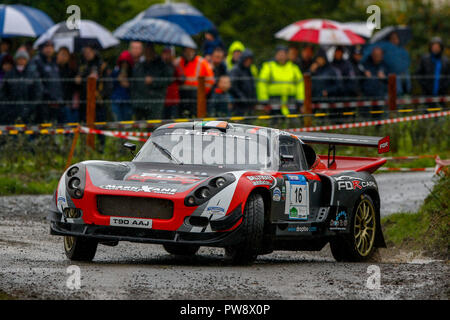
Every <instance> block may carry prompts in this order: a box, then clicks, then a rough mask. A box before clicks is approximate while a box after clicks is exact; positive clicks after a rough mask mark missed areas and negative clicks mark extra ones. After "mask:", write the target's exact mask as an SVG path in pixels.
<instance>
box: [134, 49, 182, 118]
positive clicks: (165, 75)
mask: <svg viewBox="0 0 450 320" xmlns="http://www.w3.org/2000/svg"><path fill="white" fill-rule="evenodd" d="M172 76H173V69H172V67H171V66H169V65H167V64H165V63H164V62H163V61H162V60H161V58H160V57H159V56H158V55H157V54H156V52H155V50H154V48H153V45H152V44H148V45H147V46H146V47H145V49H144V61H142V62H139V63H138V64H136V65H135V66H134V68H133V77H135V78H136V81H135V82H134V83H133V86H132V87H131V97H132V100H134V101H133V106H134V110H135V115H136V118H137V119H138V120H149V119H161V118H162V115H163V107H164V100H165V97H166V93H167V87H168V86H169V84H170V82H171V81H170V80H171V79H170V78H171V77H172Z"/></svg>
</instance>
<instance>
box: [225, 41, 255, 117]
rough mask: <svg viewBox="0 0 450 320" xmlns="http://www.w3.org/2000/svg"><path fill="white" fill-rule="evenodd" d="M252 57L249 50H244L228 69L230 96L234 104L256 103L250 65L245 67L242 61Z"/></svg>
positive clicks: (237, 105)
mask: <svg viewBox="0 0 450 320" xmlns="http://www.w3.org/2000/svg"><path fill="white" fill-rule="evenodd" d="M248 58H253V53H252V51H250V50H248V49H247V50H245V51H244V52H243V53H242V55H241V58H240V59H239V62H238V63H237V64H236V65H235V66H234V67H233V69H232V70H231V71H230V77H231V90H230V93H231V96H232V97H233V101H234V102H235V106H236V107H238V108H239V106H248V105H254V104H255V103H256V79H255V78H254V77H253V74H252V71H251V66H250V67H248V68H246V67H245V66H244V61H245V60H246V59H248Z"/></svg>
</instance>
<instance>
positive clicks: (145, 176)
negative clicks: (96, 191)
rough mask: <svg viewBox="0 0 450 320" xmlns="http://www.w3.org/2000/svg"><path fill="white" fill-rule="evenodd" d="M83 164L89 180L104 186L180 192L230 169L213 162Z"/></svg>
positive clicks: (87, 162)
mask: <svg viewBox="0 0 450 320" xmlns="http://www.w3.org/2000/svg"><path fill="white" fill-rule="evenodd" d="M83 164H85V165H86V170H87V173H88V175H89V177H90V180H91V182H92V184H93V185H94V186H97V187H101V188H104V189H105V188H106V189H120V188H122V187H140V186H149V187H161V188H175V189H176V190H177V192H183V191H186V190H189V189H191V188H192V187H193V186H194V185H197V184H198V183H201V182H203V181H204V180H206V179H208V178H210V177H214V176H217V175H220V174H222V173H225V172H229V171H230V170H229V169H225V168H218V167H213V166H198V165H179V164H167V163H151V162H108V161H86V162H83Z"/></svg>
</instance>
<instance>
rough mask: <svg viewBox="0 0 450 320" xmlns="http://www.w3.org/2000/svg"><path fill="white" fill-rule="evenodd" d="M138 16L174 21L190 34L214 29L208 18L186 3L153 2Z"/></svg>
mask: <svg viewBox="0 0 450 320" xmlns="http://www.w3.org/2000/svg"><path fill="white" fill-rule="evenodd" d="M139 16H141V17H142V18H144V19H146V18H157V19H163V20H167V21H170V22H173V23H176V24H177V25H179V26H180V27H181V28H182V29H183V30H185V31H186V32H187V33H189V34H190V35H194V34H197V33H200V32H202V31H208V30H212V29H215V26H214V24H213V23H212V22H211V21H210V20H208V19H207V18H206V17H205V16H204V15H203V14H202V13H201V12H200V11H198V10H197V9H196V8H194V7H192V6H191V5H189V4H187V3H164V4H155V5H153V6H151V7H150V8H148V9H147V10H145V11H144V12H142V15H139Z"/></svg>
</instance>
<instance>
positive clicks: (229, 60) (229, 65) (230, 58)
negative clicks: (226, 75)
mask: <svg viewBox="0 0 450 320" xmlns="http://www.w3.org/2000/svg"><path fill="white" fill-rule="evenodd" d="M235 51H241V52H244V51H245V46H244V44H243V43H242V42H240V41H234V42H233V43H232V44H231V45H230V47H229V48H228V55H227V59H226V61H227V69H228V70H231V69H233V67H234V64H235V63H236V62H233V52H235Z"/></svg>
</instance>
